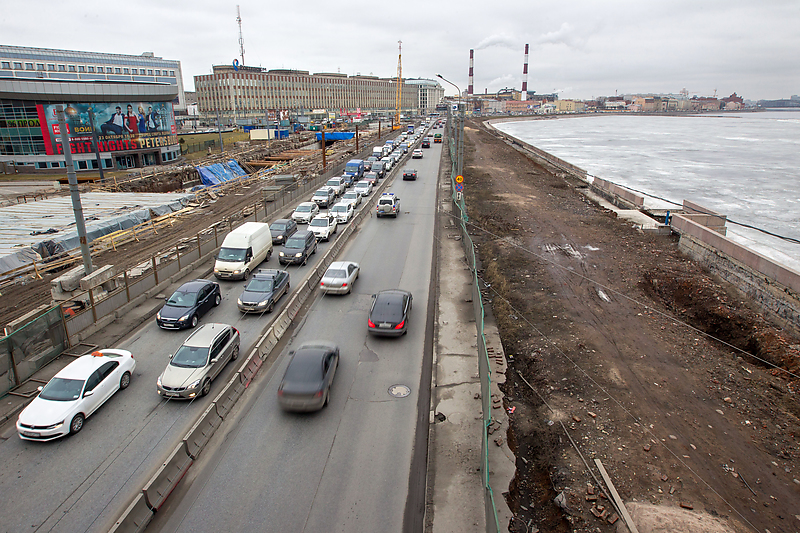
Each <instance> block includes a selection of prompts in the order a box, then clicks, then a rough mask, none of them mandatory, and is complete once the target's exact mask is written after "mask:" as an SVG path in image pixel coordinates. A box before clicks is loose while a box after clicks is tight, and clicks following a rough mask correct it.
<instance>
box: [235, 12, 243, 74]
mask: <svg viewBox="0 0 800 533" xmlns="http://www.w3.org/2000/svg"><path fill="white" fill-rule="evenodd" d="M236 22H238V23H239V54H240V55H241V56H242V66H244V37H242V13H241V11H239V6H238V5H237V6H236Z"/></svg>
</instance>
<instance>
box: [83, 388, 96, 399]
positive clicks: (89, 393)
mask: <svg viewBox="0 0 800 533" xmlns="http://www.w3.org/2000/svg"><path fill="white" fill-rule="evenodd" d="M92 394H94V391H93V390H87V391H86V392H84V393H83V397H84V398H88V397H89V396H91V395H92Z"/></svg>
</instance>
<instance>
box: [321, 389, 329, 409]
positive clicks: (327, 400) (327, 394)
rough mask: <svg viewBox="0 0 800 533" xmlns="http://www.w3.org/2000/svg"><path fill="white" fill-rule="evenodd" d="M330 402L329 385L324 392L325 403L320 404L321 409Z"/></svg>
mask: <svg viewBox="0 0 800 533" xmlns="http://www.w3.org/2000/svg"><path fill="white" fill-rule="evenodd" d="M330 401H331V387H330V385H328V390H327V391H325V403H324V404H322V407H325V406H326V405H328V404H329V403H330Z"/></svg>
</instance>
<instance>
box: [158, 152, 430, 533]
mask: <svg viewBox="0 0 800 533" xmlns="http://www.w3.org/2000/svg"><path fill="white" fill-rule="evenodd" d="M424 152H425V157H424V158H423V159H421V160H411V159H410V158H408V159H406V160H405V161H404V162H403V164H401V166H400V168H401V169H402V168H406V167H410V168H417V170H418V171H419V178H418V180H417V181H415V182H414V181H408V182H406V181H402V174H401V173H398V177H397V179H396V181H395V182H394V184H393V185H392V186H391V187H390V189H389V190H390V191H392V192H394V193H396V194H397V195H398V196H399V197H400V204H401V208H402V213H401V215H400V216H399V217H398V218H397V219H394V218H380V219H378V218H375V217H373V218H371V219H367V220H366V221H365V223H364V224H363V225H362V227H361V229H360V231H359V232H358V234H357V235H356V236H355V237H354V239H352V240H351V242H350V243H349V244H348V246H347V247H346V248H345V249H344V250H343V251H342V254H341V255H340V259H342V260H352V261H356V262H358V263H359V264H360V265H361V276H360V278H359V280H358V281H357V282H356V284H355V286H354V288H353V292H352V294H350V295H345V296H332V295H329V296H319V297H318V298H317V299H316V301H315V302H314V303H313V304H312V306H311V308H310V310H309V312H308V313H307V315H306V319H305V321H304V323H303V325H302V327H301V328H300V329H299V331H297V332H296V334H295V336H294V338H293V339H292V340H291V342H290V343H289V345H288V346H286V347H285V348H284V350H283V353H281V355H280V357H279V359H278V360H277V361H276V363H275V364H274V365H273V366H272V368H271V369H270V371H269V372H267V373H265V374H264V375H262V376H260V377H259V379H258V380H257V381H256V382H255V383H254V385H251V388H250V389H249V391H248V392H247V393H246V394H247V395H249V396H248V397H246V398H243V399H242V400H240V402H239V405H238V408H239V412H237V413H236V415H235V417H234V420H233V422H232V423H231V424H230V425H229V427H227V428H226V429H225V432H224V434H222V435H219V438H217V437H215V442H216V443H218V448H217V449H214V450H211V449H207V450H206V451H204V453H203V456H201V460H200V461H199V462H198V463H196V464H195V465H194V466H193V467H192V469H191V470H190V472H189V474H188V475H187V477H186V478H184V480H183V485H184V486H183V488H182V490H181V491H179V492H178V493H176V494H173V496H172V497H171V501H170V502H169V503H168V505H167V506H166V507H164V508H162V509H161V510H160V511H159V513H158V514H157V517H156V521H155V522H153V523H152V525H151V527H153V528H154V530H158V531H168V532H172V531H181V532H182V531H186V532H190V531H191V532H194V531H281V532H283V531H295V532H299V531H347V532H356V531H369V532H374V531H401V530H402V529H403V525H404V523H403V520H404V511H405V508H406V505H407V497H408V494H409V475H410V474H411V469H412V468H422V469H424V468H425V464H424V462H423V464H421V465H420V464H415V463H414V462H413V461H412V457H413V453H414V444H415V434H416V431H417V430H418V427H417V420H418V414H419V410H418V400H419V398H420V394H423V395H425V397H428V396H427V395H428V394H429V392H430V391H429V390H427V387H429V381H428V383H425V382H424V380H423V384H422V386H421V384H420V381H421V377H422V375H423V374H422V367H423V356H424V354H423V352H424V340H425V329H426V326H428V325H429V322H432V319H433V317H428V316H427V308H428V300H429V298H430V296H431V295H430V294H429V287H430V282H431V272H432V262H433V250H434V238H433V236H434V222H435V217H434V215H435V209H436V203H435V200H436V179H437V175H438V168H439V156H440V154H441V145H432V148H431V149H426V150H425V151H424ZM375 203H376V202H375V201H374V200H372V201H370V202H369V203H368V204H367V207H368V208H369V209H375V207H374V206H375ZM390 288H400V289H404V290H408V291H411V293H412V294H413V297H414V300H413V309H412V311H411V317H410V325H409V332H408V334H407V335H405V336H403V337H399V338H379V337H378V338H376V337H372V336H369V335H368V333H367V325H366V322H367V314H368V311H369V307H370V304H371V295H372V294H373V293H375V292H377V291H379V290H382V289H390ZM315 339H323V340H327V341H333V342H335V343H336V344H338V345H339V348H340V353H341V362H340V365H339V369H338V370H337V374H336V378H335V381H334V385H333V388H332V391H331V402H330V404H329V405H328V406H327V407H326V408H324V409H323V410H322V411H320V412H317V413H312V414H291V413H285V412H283V411H282V410H281V409H280V408H279V406H278V404H277V388H278V385H279V383H280V379H281V377H282V376H283V372H284V370H285V367H286V363H287V352H288V351H289V350H290V349H292V348H294V347H296V346H298V345H300V344H302V343H303V342H306V341H309V340H315ZM428 379H429V378H428ZM397 385H402V386H406V387H408V388H409V392H410V394H409V395H408V396H407V397H404V398H398V397H395V396H393V395H392V394H390V392H389V389H390V388H393V387H395V386H397ZM421 387H424V388H426V390H422V391H421V390H420V389H421ZM423 399H424V398H423ZM423 405H424V406H425V413H424V414H425V416H424V419H425V422H426V423H425V424H424V425H423V427H422V430H424V431H426V429H427V403H425V402H423ZM412 465H414V466H412ZM416 497H424V495H422V496H420V495H417V496H416ZM420 507H421V505H420Z"/></svg>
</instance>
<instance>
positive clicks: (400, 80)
mask: <svg viewBox="0 0 800 533" xmlns="http://www.w3.org/2000/svg"><path fill="white" fill-rule="evenodd" d="M402 102H403V41H397V90H396V91H395V102H394V107H395V110H394V125H393V126H392V129H393V130H396V129H399V128H400V127H401V126H400V108H401V104H402Z"/></svg>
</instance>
